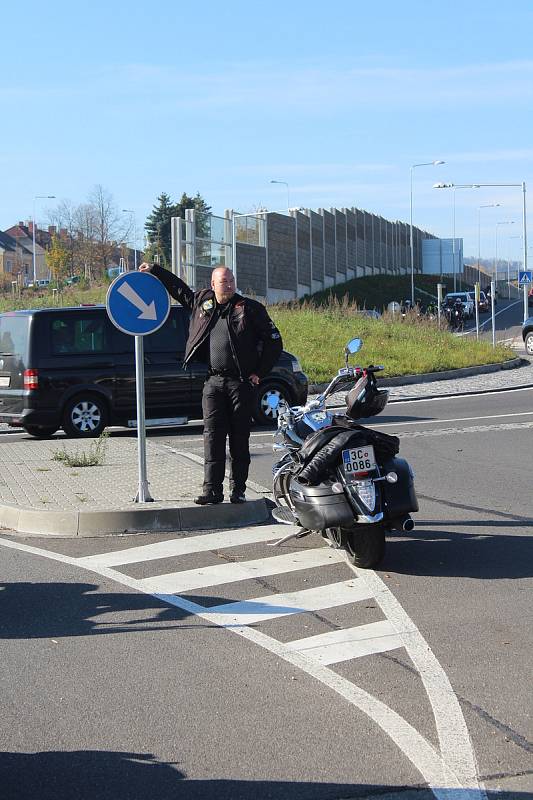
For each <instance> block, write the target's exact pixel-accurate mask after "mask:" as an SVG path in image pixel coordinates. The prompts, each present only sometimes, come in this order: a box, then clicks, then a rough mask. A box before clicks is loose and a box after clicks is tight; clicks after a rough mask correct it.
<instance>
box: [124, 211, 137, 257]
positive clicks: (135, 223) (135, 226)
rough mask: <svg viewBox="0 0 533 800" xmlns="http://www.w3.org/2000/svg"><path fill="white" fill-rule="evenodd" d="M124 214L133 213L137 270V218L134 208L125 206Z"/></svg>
mask: <svg viewBox="0 0 533 800" xmlns="http://www.w3.org/2000/svg"><path fill="white" fill-rule="evenodd" d="M122 211H123V213H124V214H131V220H132V223H133V262H134V264H135V271H137V220H136V218H135V211H134V210H133V209H132V208H123V209H122Z"/></svg>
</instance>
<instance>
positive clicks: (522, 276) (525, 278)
mask: <svg viewBox="0 0 533 800" xmlns="http://www.w3.org/2000/svg"><path fill="white" fill-rule="evenodd" d="M518 283H519V284H520V286H524V285H531V284H533V270H530V269H521V270H520V271H519V273H518Z"/></svg>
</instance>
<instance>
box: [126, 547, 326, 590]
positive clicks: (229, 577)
mask: <svg viewBox="0 0 533 800" xmlns="http://www.w3.org/2000/svg"><path fill="white" fill-rule="evenodd" d="M332 553H333V551H332V550H331V549H330V548H329V547H328V548H326V547H321V548H318V549H316V550H302V551H300V552H299V553H289V554H287V555H282V556H269V557H268V558H257V559H255V560H254V561H241V562H238V563H231V564H215V565H214V566H212V567H200V568H199V569H189V570H184V571H183V572H170V573H168V574H166V575H155V576H154V577H153V578H143V579H142V581H141V583H142V585H143V586H144V587H145V589H146V590H147V591H149V592H157V593H161V592H163V593H165V594H166V593H168V592H170V593H171V594H174V593H175V592H189V591H191V590H192V589H205V588H207V587H209V586H220V585H222V584H225V583H236V582H237V581H245V580H249V579H252V578H263V577H266V576H267V575H281V574H282V573H283V574H285V573H287V572H296V571H298V570H301V569H312V568H314V567H323V566H325V565H326V564H331V563H332V561H333V555H332Z"/></svg>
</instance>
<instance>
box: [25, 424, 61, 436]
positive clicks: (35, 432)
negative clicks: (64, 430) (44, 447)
mask: <svg viewBox="0 0 533 800" xmlns="http://www.w3.org/2000/svg"><path fill="white" fill-rule="evenodd" d="M24 430H25V431H26V433H29V434H30V436H35V438H36V439H48V437H49V436H52V435H53V434H54V433H55V432H56V431H57V428H56V427H55V426H54V427H53V428H51V427H48V428H47V427H46V426H44V425H24Z"/></svg>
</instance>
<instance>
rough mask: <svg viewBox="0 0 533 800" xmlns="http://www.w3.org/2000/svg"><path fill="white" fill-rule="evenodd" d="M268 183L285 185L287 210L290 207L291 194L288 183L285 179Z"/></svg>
mask: <svg viewBox="0 0 533 800" xmlns="http://www.w3.org/2000/svg"><path fill="white" fill-rule="evenodd" d="M270 183H282V184H284V185H285V186H286V187H287V210H289V209H290V207H291V195H290V191H289V184H288V183H287V181H270Z"/></svg>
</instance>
